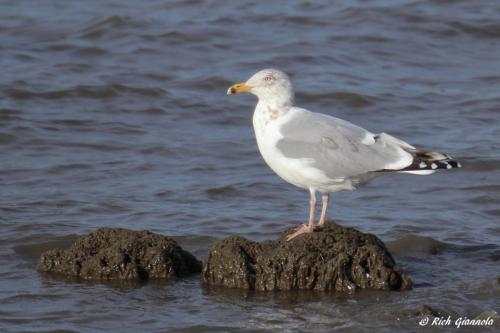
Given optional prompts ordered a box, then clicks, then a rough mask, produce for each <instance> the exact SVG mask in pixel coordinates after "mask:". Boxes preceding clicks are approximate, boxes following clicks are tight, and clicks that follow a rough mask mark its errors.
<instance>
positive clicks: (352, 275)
mask: <svg viewBox="0 0 500 333" xmlns="http://www.w3.org/2000/svg"><path fill="white" fill-rule="evenodd" d="M288 232H290V230H288V231H286V232H284V233H283V234H282V235H281V236H280V237H279V238H278V239H277V240H275V241H264V242H260V243H257V242H253V241H249V240H247V239H245V238H243V237H240V236H230V237H227V238H225V239H223V240H220V241H218V242H216V243H215V244H214V245H213V247H212V248H211V250H210V252H209V254H208V256H207V258H206V259H205V262H204V264H203V272H202V280H203V282H204V283H205V284H206V285H213V286H224V287H228V288H242V289H251V290H260V291H270V290H322V291H333V290H336V291H347V292H349V291H353V290H355V289H359V288H361V289H377V290H406V289H411V287H412V282H411V280H410V278H409V277H408V276H407V275H406V273H405V272H404V271H403V270H402V269H401V268H400V267H399V266H397V265H396V263H395V261H394V259H393V258H392V256H391V254H390V253H389V252H388V250H387V249H386V247H385V245H384V243H383V242H382V241H381V240H380V239H378V238H377V237H375V236H374V235H371V234H364V233H362V232H360V231H357V230H355V229H352V228H346V227H342V226H340V225H338V224H334V223H330V224H328V225H327V226H326V227H325V229H323V230H322V231H317V232H314V233H312V234H306V235H302V236H299V237H297V238H295V239H293V240H292V241H289V242H287V241H285V236H286V235H287V233H288Z"/></svg>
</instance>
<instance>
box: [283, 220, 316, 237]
mask: <svg viewBox="0 0 500 333" xmlns="http://www.w3.org/2000/svg"><path fill="white" fill-rule="evenodd" d="M313 231H314V227H309V225H307V224H302V225H301V226H299V227H298V228H297V229H295V231H294V232H292V233H291V234H290V235H288V236H286V240H287V241H291V240H292V239H294V238H295V237H297V236H299V235H302V234H308V233H311V232H313Z"/></svg>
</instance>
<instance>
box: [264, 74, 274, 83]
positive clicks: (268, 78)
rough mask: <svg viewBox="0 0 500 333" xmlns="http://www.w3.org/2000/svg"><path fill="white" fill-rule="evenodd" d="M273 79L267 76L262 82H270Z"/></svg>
mask: <svg viewBox="0 0 500 333" xmlns="http://www.w3.org/2000/svg"><path fill="white" fill-rule="evenodd" d="M273 79H274V78H273V77H272V76H271V75H268V76H264V81H267V82H269V81H272V80H273Z"/></svg>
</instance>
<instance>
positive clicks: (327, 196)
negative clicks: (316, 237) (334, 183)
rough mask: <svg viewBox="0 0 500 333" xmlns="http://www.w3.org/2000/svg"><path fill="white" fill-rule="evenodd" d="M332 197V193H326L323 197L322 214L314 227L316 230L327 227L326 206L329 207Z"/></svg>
mask: <svg viewBox="0 0 500 333" xmlns="http://www.w3.org/2000/svg"><path fill="white" fill-rule="evenodd" d="M329 199H330V194H329V193H325V194H323V196H322V197H321V202H322V205H321V216H320V217H319V222H318V225H317V226H315V227H314V229H315V230H321V229H323V228H324V227H325V218H326V208H327V207H328V200H329Z"/></svg>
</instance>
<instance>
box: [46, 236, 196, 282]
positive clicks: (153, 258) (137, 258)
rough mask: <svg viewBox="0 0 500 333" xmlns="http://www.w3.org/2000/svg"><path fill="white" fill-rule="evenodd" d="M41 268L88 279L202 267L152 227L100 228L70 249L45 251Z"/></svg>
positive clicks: (157, 274)
mask: <svg viewBox="0 0 500 333" xmlns="http://www.w3.org/2000/svg"><path fill="white" fill-rule="evenodd" d="M37 269H38V270H39V271H41V272H53V273H59V274H64V275H67V276H74V277H79V278H82V279H86V280H93V279H96V280H102V279H104V280H116V279H126V280H130V279H136V280H144V279H148V278H163V279H169V278H172V277H181V276H185V275H188V274H191V273H197V272H200V270H201V263H200V262H199V261H198V260H197V259H196V258H195V257H194V256H193V255H191V254H190V253H188V252H186V251H184V250H183V249H182V248H181V247H180V246H179V245H178V244H177V242H176V241H175V240H173V239H172V238H169V237H166V236H162V235H158V234H154V233H152V232H149V231H132V230H126V229H112V228H100V229H97V230H96V231H94V232H92V233H90V234H88V235H86V236H83V237H80V238H78V239H77V240H76V241H75V243H74V244H73V245H72V246H71V247H70V248H68V249H65V250H63V249H53V250H49V251H46V252H44V253H42V255H41V257H40V259H39V261H38V266H37Z"/></svg>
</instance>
